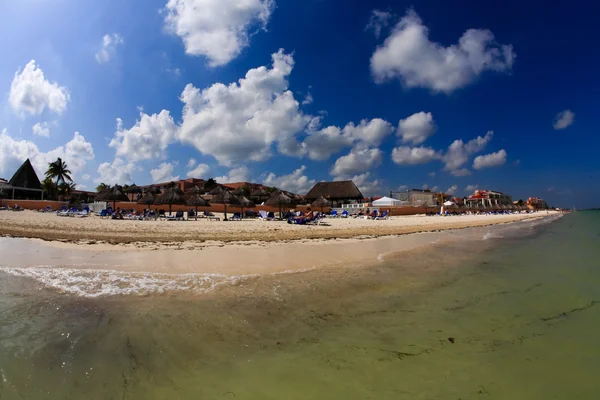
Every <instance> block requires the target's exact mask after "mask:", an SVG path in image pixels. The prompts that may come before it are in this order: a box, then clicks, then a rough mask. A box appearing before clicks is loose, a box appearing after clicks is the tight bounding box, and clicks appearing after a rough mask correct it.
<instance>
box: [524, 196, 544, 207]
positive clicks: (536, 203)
mask: <svg viewBox="0 0 600 400" xmlns="http://www.w3.org/2000/svg"><path fill="white" fill-rule="evenodd" d="M526 204H527V206H529V208H533V209H534V210H546V209H548V208H549V207H548V203H546V201H545V200H544V199H540V198H539V197H530V198H528V199H527V203H526Z"/></svg>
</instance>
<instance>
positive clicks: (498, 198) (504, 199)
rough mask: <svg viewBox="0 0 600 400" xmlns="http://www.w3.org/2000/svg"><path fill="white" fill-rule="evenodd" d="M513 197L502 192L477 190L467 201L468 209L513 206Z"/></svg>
mask: <svg viewBox="0 0 600 400" xmlns="http://www.w3.org/2000/svg"><path fill="white" fill-rule="evenodd" d="M512 204H513V201H512V197H510V196H509V195H507V194H504V193H502V192H496V191H493V190H476V191H475V192H474V193H473V194H472V195H470V196H469V197H468V198H467V199H465V205H466V206H467V207H479V206H483V207H493V206H499V205H505V206H508V205H512Z"/></svg>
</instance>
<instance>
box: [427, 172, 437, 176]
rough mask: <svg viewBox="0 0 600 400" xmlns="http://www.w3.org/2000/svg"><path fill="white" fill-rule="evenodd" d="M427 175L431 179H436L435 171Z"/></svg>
mask: <svg viewBox="0 0 600 400" xmlns="http://www.w3.org/2000/svg"><path fill="white" fill-rule="evenodd" d="M427 175H429V176H430V177H431V178H435V171H431V172H430V173H428V174H427Z"/></svg>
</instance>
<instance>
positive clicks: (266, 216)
mask: <svg viewBox="0 0 600 400" xmlns="http://www.w3.org/2000/svg"><path fill="white" fill-rule="evenodd" d="M258 213H259V215H260V216H259V217H258V218H260V220H261V221H273V220H274V219H275V213H272V212H270V213H268V212H266V211H264V210H260V211H259V212H258Z"/></svg>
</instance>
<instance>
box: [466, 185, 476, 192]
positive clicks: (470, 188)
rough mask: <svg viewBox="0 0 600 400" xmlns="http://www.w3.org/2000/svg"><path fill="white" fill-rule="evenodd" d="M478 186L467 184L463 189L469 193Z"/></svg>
mask: <svg viewBox="0 0 600 400" xmlns="http://www.w3.org/2000/svg"><path fill="white" fill-rule="evenodd" d="M478 188H479V185H467V187H466V188H465V190H466V191H467V192H469V193H471V192H474V191H476V190H477V189H478Z"/></svg>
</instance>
